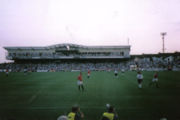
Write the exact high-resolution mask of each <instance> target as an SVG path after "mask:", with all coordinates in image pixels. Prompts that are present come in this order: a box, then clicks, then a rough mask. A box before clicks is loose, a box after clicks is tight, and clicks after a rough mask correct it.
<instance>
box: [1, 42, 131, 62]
mask: <svg viewBox="0 0 180 120" xmlns="http://www.w3.org/2000/svg"><path fill="white" fill-rule="evenodd" d="M4 48H5V49H6V50H7V51H8V53H7V55H6V58H7V59H8V60H14V61H15V62H16V61H18V60H42V59H48V60H54V59H56V60H61V59H62V60H63V59H124V58H130V54H129V53H130V46H84V45H76V44H56V45H51V46H46V47H4Z"/></svg>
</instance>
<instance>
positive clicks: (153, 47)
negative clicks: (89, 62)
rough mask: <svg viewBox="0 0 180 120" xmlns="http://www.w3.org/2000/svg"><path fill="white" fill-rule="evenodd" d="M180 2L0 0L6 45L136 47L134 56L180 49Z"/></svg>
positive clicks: (1, 40) (0, 30) (0, 36)
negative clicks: (63, 44) (62, 44)
mask: <svg viewBox="0 0 180 120" xmlns="http://www.w3.org/2000/svg"><path fill="white" fill-rule="evenodd" d="M179 11H180V0H0V63H1V62H4V61H5V50H4V49H3V48H2V47H3V46H47V45H52V44H61V43H74V44H80V45H127V44H128V42H127V41H128V39H129V44H130V45H131V54H142V53H158V52H162V39H161V36H160V33H161V32H167V35H166V36H165V48H166V52H175V51H180V13H179Z"/></svg>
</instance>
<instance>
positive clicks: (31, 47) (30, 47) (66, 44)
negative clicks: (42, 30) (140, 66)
mask: <svg viewBox="0 0 180 120" xmlns="http://www.w3.org/2000/svg"><path fill="white" fill-rule="evenodd" d="M62 46H75V47H82V48H119V47H120V48H130V47H131V46H130V45H119V46H118V45H109V46H108V45H105V46H99V45H97V46H96V45H94V46H85V45H78V44H71V43H62V44H54V45H50V46H15V47H14V46H13V47H7V46H6V47H3V48H4V49H6V50H9V49H32V50H33V49H51V48H56V47H62Z"/></svg>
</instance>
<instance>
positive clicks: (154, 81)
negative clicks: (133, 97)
mask: <svg viewBox="0 0 180 120" xmlns="http://www.w3.org/2000/svg"><path fill="white" fill-rule="evenodd" d="M152 85H156V87H157V88H159V85H158V73H157V72H155V74H154V76H153V79H152V82H151V83H149V86H152Z"/></svg>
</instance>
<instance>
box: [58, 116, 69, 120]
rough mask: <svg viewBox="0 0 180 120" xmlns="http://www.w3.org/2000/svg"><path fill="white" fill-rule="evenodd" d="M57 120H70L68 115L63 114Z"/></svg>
mask: <svg viewBox="0 0 180 120" xmlns="http://www.w3.org/2000/svg"><path fill="white" fill-rule="evenodd" d="M57 120H68V117H67V116H65V115H61V116H59V117H58V118H57Z"/></svg>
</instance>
